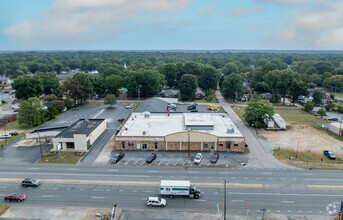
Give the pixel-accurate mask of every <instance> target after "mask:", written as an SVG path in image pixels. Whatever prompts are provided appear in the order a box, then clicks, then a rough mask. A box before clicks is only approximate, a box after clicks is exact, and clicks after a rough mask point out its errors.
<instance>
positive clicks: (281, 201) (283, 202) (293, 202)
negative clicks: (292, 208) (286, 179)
mask: <svg viewBox="0 0 343 220" xmlns="http://www.w3.org/2000/svg"><path fill="white" fill-rule="evenodd" d="M281 202H283V203H294V201H281Z"/></svg>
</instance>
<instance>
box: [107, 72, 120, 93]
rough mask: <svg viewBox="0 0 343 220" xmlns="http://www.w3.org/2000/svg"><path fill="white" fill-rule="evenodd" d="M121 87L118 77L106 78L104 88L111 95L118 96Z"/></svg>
mask: <svg viewBox="0 0 343 220" xmlns="http://www.w3.org/2000/svg"><path fill="white" fill-rule="evenodd" d="M121 85H122V78H121V77H120V76H116V75H111V76H107V77H106V79H105V86H104V88H105V89H106V90H107V91H109V92H110V93H111V94H114V95H116V96H118V95H119V89H120V87H121Z"/></svg>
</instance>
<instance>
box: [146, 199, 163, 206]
mask: <svg viewBox="0 0 343 220" xmlns="http://www.w3.org/2000/svg"><path fill="white" fill-rule="evenodd" d="M146 205H147V206H150V207H152V206H159V207H164V206H166V205H167V201H166V200H165V199H161V198H160V197H149V198H148V200H147V201H146Z"/></svg>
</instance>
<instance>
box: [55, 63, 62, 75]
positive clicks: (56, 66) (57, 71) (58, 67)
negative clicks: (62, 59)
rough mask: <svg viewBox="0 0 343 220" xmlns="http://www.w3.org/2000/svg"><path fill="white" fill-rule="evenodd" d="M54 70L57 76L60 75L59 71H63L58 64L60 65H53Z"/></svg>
mask: <svg viewBox="0 0 343 220" xmlns="http://www.w3.org/2000/svg"><path fill="white" fill-rule="evenodd" d="M54 69H55V71H56V73H57V74H61V71H62V69H63V65H62V64H60V63H55V64H54Z"/></svg>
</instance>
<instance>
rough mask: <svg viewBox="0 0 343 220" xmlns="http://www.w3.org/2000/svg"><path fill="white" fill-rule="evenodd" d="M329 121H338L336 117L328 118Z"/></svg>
mask: <svg viewBox="0 0 343 220" xmlns="http://www.w3.org/2000/svg"><path fill="white" fill-rule="evenodd" d="M329 121H338V118H329Z"/></svg>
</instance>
